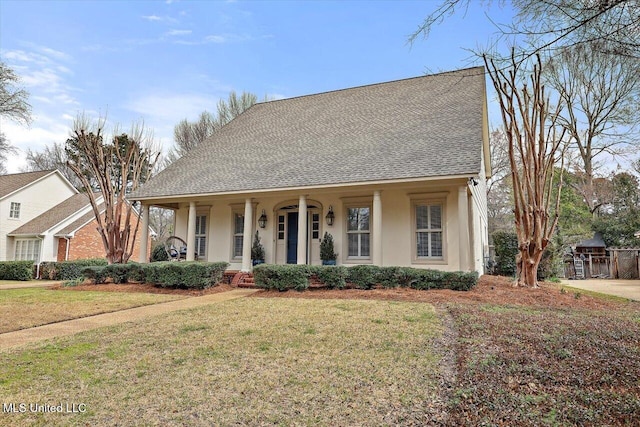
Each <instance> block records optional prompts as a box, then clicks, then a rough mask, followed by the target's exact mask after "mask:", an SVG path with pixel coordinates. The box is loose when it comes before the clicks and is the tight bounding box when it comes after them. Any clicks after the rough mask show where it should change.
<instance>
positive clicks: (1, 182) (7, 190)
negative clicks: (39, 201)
mask: <svg viewBox="0 0 640 427" xmlns="http://www.w3.org/2000/svg"><path fill="white" fill-rule="evenodd" d="M55 172H56V171H55V170H47V171H36V172H23V173H12V174H8V175H0V199H3V198H5V197H6V196H8V195H10V194H13V193H15V192H16V191H18V190H20V189H22V188H24V187H27V186H28V185H31V184H33V183H35V182H36V181H39V180H40V179H42V178H44V177H46V176H48V175H51V174H54V173H55Z"/></svg>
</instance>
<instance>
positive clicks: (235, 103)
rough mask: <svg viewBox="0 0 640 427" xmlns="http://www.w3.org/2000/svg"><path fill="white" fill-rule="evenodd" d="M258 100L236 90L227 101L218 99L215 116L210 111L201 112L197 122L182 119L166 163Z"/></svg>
mask: <svg viewBox="0 0 640 427" xmlns="http://www.w3.org/2000/svg"><path fill="white" fill-rule="evenodd" d="M257 101H258V97H257V96H256V95H254V94H252V93H249V92H242V94H241V95H240V96H238V95H237V94H236V93H235V92H233V91H232V92H231V93H230V94H229V99H228V100H227V101H225V100H223V99H221V100H219V101H218V109H217V114H216V115H215V116H214V115H213V114H211V113H209V112H208V111H204V112H202V113H201V114H200V117H199V118H198V120H197V121H195V122H190V121H188V120H187V119H184V120H182V121H181V122H180V123H178V124H177V125H176V127H175V128H174V130H173V139H174V140H175V144H176V145H175V146H174V147H173V149H171V150H170V151H169V153H168V154H167V158H166V159H165V165H169V164H171V163H173V162H174V161H176V160H177V159H179V158H180V157H182V156H184V155H185V154H187V153H188V152H189V151H191V150H192V149H193V148H195V147H196V146H198V144H200V143H201V142H202V141H204V140H205V139H207V138H209V137H210V136H211V135H213V133H214V132H215V131H216V130H218V129H220V128H221V127H222V126H224V125H226V124H227V123H229V122H230V121H231V120H233V119H234V118H236V117H237V116H239V115H240V114H242V113H243V112H244V111H246V110H247V109H249V108H250V107H251V106H252V105H253V104H255V103H256V102H257Z"/></svg>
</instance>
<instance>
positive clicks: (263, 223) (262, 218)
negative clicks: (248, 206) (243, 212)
mask: <svg viewBox="0 0 640 427" xmlns="http://www.w3.org/2000/svg"><path fill="white" fill-rule="evenodd" d="M258 225H259V226H260V228H265V227H266V226H267V214H266V213H265V212H264V209H262V215H260V218H258Z"/></svg>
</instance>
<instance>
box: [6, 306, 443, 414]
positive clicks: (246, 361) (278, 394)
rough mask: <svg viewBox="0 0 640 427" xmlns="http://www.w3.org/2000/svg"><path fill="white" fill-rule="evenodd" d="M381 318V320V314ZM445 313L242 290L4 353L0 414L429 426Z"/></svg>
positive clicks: (431, 308)
mask: <svg viewBox="0 0 640 427" xmlns="http://www.w3.org/2000/svg"><path fill="white" fill-rule="evenodd" d="M373 319H381V320H384V321H382V322H374V321H372V320H373ZM440 334H441V324H440V321H439V319H438V317H437V315H436V314H435V311H434V309H433V307H432V306H431V305H429V304H422V303H400V304H398V303H390V302H384V301H341V302H340V303H339V304H336V302H335V301H331V300H304V299H265V298H245V299H240V300H233V301H227V302H224V303H219V304H214V305H211V306H207V307H202V308H199V309H195V310H188V311H179V312H173V313H170V314H167V315H162V316H158V317H153V318H150V319H148V320H145V321H144V322H136V323H128V324H123V325H120V326H117V327H111V328H105V329H99V330H94V331H89V332H85V333H81V334H78V335H75V336H73V337H69V338H64V339H57V340H54V341H50V342H48V343H46V344H40V345H32V346H30V347H28V348H23V349H14V350H11V351H8V352H5V353H0V379H1V380H0V395H2V396H3V400H4V401H5V402H18V403H19V402H62V403H69V404H80V403H82V404H85V405H87V406H86V408H87V412H85V413H83V414H62V415H61V414H53V413H47V414H10V415H7V414H3V416H2V417H0V425H12V426H13V425H26V424H30V425H92V426H100V425H132V424H136V425H267V424H268V425H294V424H295V425H399V424H400V425H402V424H413V425H424V424H427V423H428V420H429V419H431V418H430V417H431V414H430V410H431V408H433V406H434V402H437V401H438V391H439V390H438V366H439V358H438V357H437V356H436V355H434V353H432V349H433V347H434V345H433V343H434V340H435V339H437V338H438V337H439V336H440Z"/></svg>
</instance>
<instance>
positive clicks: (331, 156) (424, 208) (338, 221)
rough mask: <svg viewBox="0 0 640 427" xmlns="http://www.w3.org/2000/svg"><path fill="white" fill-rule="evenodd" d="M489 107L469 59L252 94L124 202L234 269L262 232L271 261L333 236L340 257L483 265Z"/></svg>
mask: <svg viewBox="0 0 640 427" xmlns="http://www.w3.org/2000/svg"><path fill="white" fill-rule="evenodd" d="M486 102H487V101H486V88H485V74H484V69H483V68H481V67H476V68H469V69H465V70H459V71H453V72H447V73H441V74H435V75H429V76H424V77H416V78H411V79H405V80H398V81H393V82H388V83H380V84H372V85H367V86H361V87H355V88H350V89H344V90H336V91H332V92H326V93H320V94H316V95H308V96H300V97H295V98H290V99H284V100H278V101H269V102H263V103H258V104H256V105H254V106H252V107H251V108H250V109H249V110H247V111H246V112H244V113H243V114H241V115H240V116H238V117H237V118H236V119H234V120H233V121H232V122H230V123H229V124H227V125H225V126H224V127H222V128H221V129H220V130H218V131H216V132H215V134H214V135H213V136H212V137H211V138H209V139H208V140H206V141H205V142H203V143H202V144H200V145H199V146H198V147H197V148H195V149H194V150H192V151H191V152H189V153H188V154H187V155H185V156H184V157H183V158H181V159H179V160H177V161H176V162H174V163H173V164H172V165H170V166H169V167H167V168H166V169H165V170H163V171H162V172H160V173H159V174H158V175H156V176H155V177H154V178H152V179H151V180H150V181H149V182H147V183H146V184H144V185H143V186H142V188H141V189H140V190H138V191H137V192H135V193H134V194H133V195H131V199H132V200H139V201H141V202H142V204H143V211H145V212H148V209H149V206H160V207H164V208H170V209H174V210H175V213H176V215H175V234H176V235H178V236H180V237H182V238H183V239H185V240H186V241H187V244H188V246H189V247H190V248H194V250H189V251H188V252H187V254H188V256H189V257H194V252H195V253H197V255H198V259H205V260H209V261H228V262H230V263H231V268H232V269H242V270H243V271H249V270H250V269H251V260H250V249H251V243H252V237H253V235H254V233H255V231H256V230H258V231H259V233H260V236H261V238H262V242H263V244H264V246H265V249H266V262H267V263H275V264H286V263H290V264H291V263H293V264H320V263H321V261H320V250H319V247H320V239H321V238H322V236H323V234H324V232H325V231H328V232H329V233H331V234H332V235H333V237H334V240H335V244H336V251H337V252H338V254H339V256H338V264H342V265H356V264H374V265H380V266H411V267H417V268H434V269H441V270H464V271H470V270H476V271H479V272H480V273H482V272H483V271H484V257H485V256H486V255H487V251H488V247H487V244H488V243H487V242H488V236H487V208H486V179H487V178H488V177H489V176H490V174H491V166H490V160H489V135H488V122H487V105H486ZM261 223H262V224H264V225H265V226H264V228H263V227H262V224H261ZM265 223H266V224H265ZM141 261H144V260H141Z"/></svg>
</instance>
